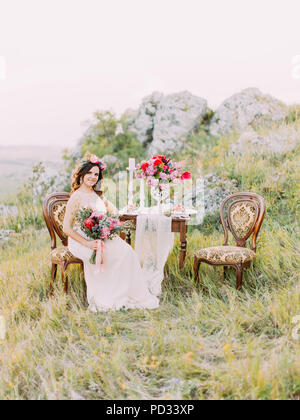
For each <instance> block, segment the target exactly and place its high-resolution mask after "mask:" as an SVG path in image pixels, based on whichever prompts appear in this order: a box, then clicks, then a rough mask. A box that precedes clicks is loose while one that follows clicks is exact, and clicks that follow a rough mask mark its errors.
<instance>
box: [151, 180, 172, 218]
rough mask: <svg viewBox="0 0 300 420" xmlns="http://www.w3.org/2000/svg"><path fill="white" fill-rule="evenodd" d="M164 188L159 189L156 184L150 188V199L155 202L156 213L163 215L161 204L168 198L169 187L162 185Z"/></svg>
mask: <svg viewBox="0 0 300 420" xmlns="http://www.w3.org/2000/svg"><path fill="white" fill-rule="evenodd" d="M162 185H163V186H164V187H163V189H161V186H160V185H159V184H158V185H157V186H156V187H153V186H152V187H151V197H153V198H154V200H155V201H157V206H158V213H159V214H162V213H163V202H164V200H165V199H166V198H167V197H169V194H170V185H169V184H162Z"/></svg>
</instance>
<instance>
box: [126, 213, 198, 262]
mask: <svg viewBox="0 0 300 420" xmlns="http://www.w3.org/2000/svg"><path fill="white" fill-rule="evenodd" d="M119 220H120V221H121V222H125V221H127V220H130V221H132V222H133V224H134V228H133V229H134V230H135V229H136V220H137V215H136V214H122V215H120V216H119ZM188 220H190V217H189V218H186V219H183V218H180V217H176V216H173V217H172V232H174V233H180V254H179V269H180V270H182V268H183V266H184V261H185V256H186V247H187V240H186V233H187V221H188ZM120 236H121V238H122V239H124V240H126V242H127V243H128V244H129V245H131V232H130V229H128V231H127V234H125V233H121V235H120Z"/></svg>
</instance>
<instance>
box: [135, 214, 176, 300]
mask: <svg viewBox="0 0 300 420" xmlns="http://www.w3.org/2000/svg"><path fill="white" fill-rule="evenodd" d="M173 246H174V233H172V217H168V216H165V215H161V214H139V215H138V216H137V221H136V240H135V251H136V252H137V254H138V256H139V259H140V263H141V266H142V269H143V272H144V273H145V278H146V279H147V284H148V288H149V290H150V292H151V293H152V294H153V295H155V296H159V295H160V293H161V283H162V281H163V278H164V266H165V263H166V261H167V259H168V256H169V253H170V252H171V251H172V249H173Z"/></svg>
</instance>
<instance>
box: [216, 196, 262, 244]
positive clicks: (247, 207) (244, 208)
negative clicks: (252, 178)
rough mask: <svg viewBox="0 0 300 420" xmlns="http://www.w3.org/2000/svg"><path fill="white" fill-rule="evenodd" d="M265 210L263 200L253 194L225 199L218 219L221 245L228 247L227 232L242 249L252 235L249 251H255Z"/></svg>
mask: <svg viewBox="0 0 300 420" xmlns="http://www.w3.org/2000/svg"><path fill="white" fill-rule="evenodd" d="M265 210H266V204H265V200H264V199H263V198H262V197H261V196H259V195H258V194H254V193H247V192H243V193H237V194H232V195H230V196H229V197H227V198H226V199H225V200H224V201H223V203H222V204H221V207H220V217H221V221H222V226H223V230H224V235H225V240H224V244H223V245H228V231H230V232H231V233H232V235H233V237H234V239H235V241H236V245H237V246H241V247H244V246H245V245H246V242H247V240H248V238H249V237H250V236H251V235H252V241H251V249H252V250H253V251H256V238H257V235H258V233H259V230H260V227H261V224H262V221H263V218H264V215H265Z"/></svg>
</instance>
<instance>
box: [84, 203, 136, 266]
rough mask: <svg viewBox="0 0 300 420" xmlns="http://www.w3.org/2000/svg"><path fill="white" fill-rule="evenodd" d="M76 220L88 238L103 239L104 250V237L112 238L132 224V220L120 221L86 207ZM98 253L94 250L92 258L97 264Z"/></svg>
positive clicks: (91, 260) (93, 262)
mask: <svg viewBox="0 0 300 420" xmlns="http://www.w3.org/2000/svg"><path fill="white" fill-rule="evenodd" d="M76 220H77V222H78V223H79V224H80V228H81V230H82V231H83V232H84V233H85V235H86V236H87V237H88V238H91V239H93V240H100V241H101V247H102V250H103V240H104V239H112V238H113V237H114V236H116V235H117V234H119V233H120V232H123V231H125V230H127V229H128V228H130V227H131V225H132V223H131V222H130V221H126V222H120V221H119V220H118V219H114V218H112V217H110V216H109V215H106V214H102V213H99V212H96V211H92V210H91V209H89V208H85V207H84V208H81V209H80V210H79V211H78V213H77V215H76ZM102 254H103V253H102ZM96 255H97V252H96V251H94V252H93V254H92V256H91V258H90V263H91V264H96Z"/></svg>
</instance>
